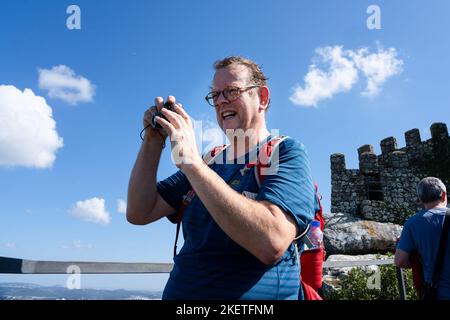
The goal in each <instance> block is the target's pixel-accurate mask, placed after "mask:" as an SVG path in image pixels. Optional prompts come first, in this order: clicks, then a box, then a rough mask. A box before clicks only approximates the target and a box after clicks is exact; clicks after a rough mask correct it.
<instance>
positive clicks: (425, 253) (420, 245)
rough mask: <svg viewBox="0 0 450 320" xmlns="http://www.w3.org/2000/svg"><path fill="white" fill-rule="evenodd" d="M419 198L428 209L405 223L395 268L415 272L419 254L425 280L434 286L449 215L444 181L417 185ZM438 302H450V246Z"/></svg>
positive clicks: (424, 182) (442, 272)
mask: <svg viewBox="0 0 450 320" xmlns="http://www.w3.org/2000/svg"><path fill="white" fill-rule="evenodd" d="M417 195H418V197H419V199H420V201H421V202H422V204H423V205H424V207H425V209H423V210H420V211H419V212H417V213H416V214H415V215H414V216H412V217H411V218H409V219H408V221H407V222H406V223H405V225H404V227H403V231H402V234H401V236H400V241H399V243H398V245H397V250H396V251H395V265H396V266H397V267H400V268H411V267H412V264H411V260H410V255H411V252H413V251H417V253H418V254H419V256H420V259H421V263H422V268H423V276H424V280H425V282H427V283H431V280H432V278H433V270H434V265H435V262H436V257H437V252H438V248H439V242H440V237H441V233H442V232H441V231H442V226H443V224H444V219H445V213H446V211H447V190H446V188H445V185H444V183H442V181H441V180H440V179H438V178H434V177H427V178H424V179H423V180H422V181H420V182H419V184H418V185H417ZM448 240H450V237H449V238H448ZM437 299H440V300H449V299H450V243H447V246H446V250H445V255H444V260H443V265H442V269H441V273H440V277H439V281H438V289H437Z"/></svg>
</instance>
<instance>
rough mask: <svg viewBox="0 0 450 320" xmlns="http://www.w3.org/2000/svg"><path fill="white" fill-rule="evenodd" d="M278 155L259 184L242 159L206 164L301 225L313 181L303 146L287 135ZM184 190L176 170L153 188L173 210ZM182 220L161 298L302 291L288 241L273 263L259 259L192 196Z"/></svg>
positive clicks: (281, 295)
mask: <svg viewBox="0 0 450 320" xmlns="http://www.w3.org/2000/svg"><path fill="white" fill-rule="evenodd" d="M226 151H227V150H225V151H224V153H223V159H226ZM250 153H251V152H250ZM248 158H249V156H248V154H247V155H246V160H248ZM278 159H279V161H278V162H277V164H276V168H277V170H276V172H270V174H269V175H267V176H265V178H264V180H263V183H262V185H261V187H260V188H259V187H258V184H257V180H256V178H255V174H254V169H250V170H241V169H243V168H244V167H245V164H244V163H243V162H242V161H236V163H235V164H228V163H227V164H217V163H214V164H212V166H211V168H212V170H214V171H215V172H216V173H217V174H218V175H219V176H220V177H222V179H224V180H225V181H228V182H229V183H228V185H229V186H230V187H232V188H233V189H234V190H236V191H237V192H239V193H240V194H243V195H245V196H246V197H248V198H253V199H254V200H256V201H262V200H265V201H269V202H271V203H273V204H276V205H278V206H279V207H280V208H281V209H283V210H284V211H285V212H287V213H288V214H290V215H291V216H292V217H294V219H295V221H296V223H297V224H298V226H299V230H304V229H305V227H306V225H307V224H308V223H309V222H310V221H311V220H312V219H313V218H314V185H313V182H312V177H311V173H310V167H309V161H308V158H307V154H306V150H305V148H304V146H303V145H302V144H300V143H298V142H297V141H295V140H294V139H292V138H287V139H285V140H284V141H282V142H281V143H280V145H279V157H278ZM222 163H223V162H222ZM239 163H241V164H239ZM273 165H274V164H272V166H273ZM272 166H271V167H272ZM189 190H190V184H189V181H188V180H187V178H186V176H185V175H184V174H183V173H182V172H181V171H178V172H177V173H175V174H174V175H172V176H171V177H169V178H167V179H166V180H163V181H161V182H159V183H158V192H159V194H160V195H161V197H163V199H164V200H166V202H167V203H168V204H169V205H170V206H172V207H173V208H174V209H175V210H178V209H179V207H180V205H181V201H182V198H183V195H185V194H186V193H187V192H188V191H189ZM182 221H183V222H182V229H183V236H184V245H183V247H182V249H181V250H180V252H179V254H177V255H176V256H175V258H174V268H173V270H172V272H171V273H170V277H169V280H168V282H167V284H166V287H165V289H164V293H163V299H268V300H272V299H273V300H275V299H298V297H299V296H300V297H302V293H301V290H300V292H299V282H300V280H299V273H300V270H299V263H298V261H297V258H296V253H295V248H294V245H293V244H291V245H290V246H289V248H288V249H287V250H286V252H285V253H284V255H283V257H281V258H280V259H279V260H278V261H277V262H276V263H275V264H274V265H270V266H268V265H265V264H264V263H262V262H261V261H260V260H258V259H257V258H256V257H255V256H253V255H252V254H251V253H250V252H248V251H247V250H246V249H244V248H242V247H241V246H239V245H238V244H237V243H235V242H234V241H233V240H232V239H231V238H230V237H228V235H226V234H225V232H224V231H223V230H222V229H221V228H220V227H219V226H218V225H217V224H216V223H215V221H214V220H213V219H212V217H211V216H210V214H209V213H208V211H207V209H206V208H205V207H204V205H203V204H202V202H201V201H200V199H199V198H198V197H195V198H194V199H193V200H192V202H191V203H190V204H189V206H188V207H187V208H186V210H185V211H184V214H183V220H182Z"/></svg>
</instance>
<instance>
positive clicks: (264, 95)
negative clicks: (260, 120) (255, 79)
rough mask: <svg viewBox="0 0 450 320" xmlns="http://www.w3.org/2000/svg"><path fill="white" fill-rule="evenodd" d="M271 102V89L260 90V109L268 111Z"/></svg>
mask: <svg viewBox="0 0 450 320" xmlns="http://www.w3.org/2000/svg"><path fill="white" fill-rule="evenodd" d="M269 101H270V91H269V88H268V87H266V86H264V87H261V88H259V105H260V109H263V110H267V108H268V106H269Z"/></svg>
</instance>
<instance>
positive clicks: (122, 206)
mask: <svg viewBox="0 0 450 320" xmlns="http://www.w3.org/2000/svg"><path fill="white" fill-rule="evenodd" d="M117 212H119V213H123V214H125V213H127V203H126V202H125V200H122V199H118V200H117Z"/></svg>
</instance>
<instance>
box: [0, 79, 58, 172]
mask: <svg viewBox="0 0 450 320" xmlns="http://www.w3.org/2000/svg"><path fill="white" fill-rule="evenodd" d="M62 146H63V139H62V138H61V137H59V135H58V132H57V131H56V122H55V120H54V119H53V115H52V108H51V107H50V106H48V105H47V102H46V101H45V99H44V98H42V97H39V96H36V95H35V94H34V93H33V91H31V90H30V89H25V90H24V91H23V92H22V91H21V90H19V89H17V88H16V87H14V86H9V85H8V86H6V85H0V166H25V167H35V168H49V167H51V166H52V165H53V162H54V161H55V159H56V152H57V150H58V149H59V148H61V147H62Z"/></svg>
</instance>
